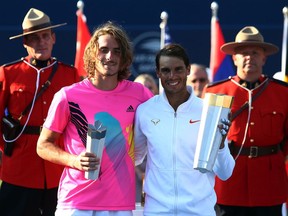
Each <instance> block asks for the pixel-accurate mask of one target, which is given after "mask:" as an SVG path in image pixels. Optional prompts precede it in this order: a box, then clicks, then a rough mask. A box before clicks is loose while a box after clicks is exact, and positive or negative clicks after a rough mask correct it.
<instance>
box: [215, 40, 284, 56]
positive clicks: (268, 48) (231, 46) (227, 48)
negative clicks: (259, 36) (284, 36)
mask: <svg viewBox="0 0 288 216" xmlns="http://www.w3.org/2000/svg"><path fill="white" fill-rule="evenodd" d="M243 46H257V47H262V48H263V49H264V51H265V54H266V55H272V54H275V53H277V52H278V50H279V48H278V47H277V46H275V45H273V44H271V43H265V42H253V41H251V42H250V41H245V42H230V43H226V44H223V45H222V46H221V48H220V49H221V51H222V52H224V53H226V54H229V55H234V54H236V53H235V49H236V48H238V47H243Z"/></svg>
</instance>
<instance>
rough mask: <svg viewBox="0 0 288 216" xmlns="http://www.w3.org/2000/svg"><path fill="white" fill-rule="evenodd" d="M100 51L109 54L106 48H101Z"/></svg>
mask: <svg viewBox="0 0 288 216" xmlns="http://www.w3.org/2000/svg"><path fill="white" fill-rule="evenodd" d="M100 51H101V52H102V53H108V51H109V50H108V49H106V48H101V49H100Z"/></svg>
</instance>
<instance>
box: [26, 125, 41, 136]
mask: <svg viewBox="0 0 288 216" xmlns="http://www.w3.org/2000/svg"><path fill="white" fill-rule="evenodd" d="M41 130H42V126H29V125H27V126H26V127H25V129H24V131H23V134H34V135H40V133H41Z"/></svg>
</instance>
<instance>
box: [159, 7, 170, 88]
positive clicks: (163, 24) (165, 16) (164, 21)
mask: <svg viewBox="0 0 288 216" xmlns="http://www.w3.org/2000/svg"><path fill="white" fill-rule="evenodd" d="M160 18H161V20H162V22H161V23H160V29H161V35H160V49H162V48H163V47H164V45H165V29H166V25H167V20H168V13H167V12H166V11H163V12H162V13H161V15H160ZM162 92H163V86H162V85H161V80H160V79H159V93H162Z"/></svg>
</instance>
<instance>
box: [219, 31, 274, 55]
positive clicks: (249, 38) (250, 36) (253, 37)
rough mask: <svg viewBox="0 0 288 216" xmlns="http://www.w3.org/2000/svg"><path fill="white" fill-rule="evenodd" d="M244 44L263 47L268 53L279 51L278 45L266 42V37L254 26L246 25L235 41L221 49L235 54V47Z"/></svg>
mask: <svg viewBox="0 0 288 216" xmlns="http://www.w3.org/2000/svg"><path fill="white" fill-rule="evenodd" d="M242 46H258V47H262V48H263V49H264V51H265V54H266V55H272V54H275V53H277V52H278V50H279V49H278V47H277V46H275V45H274V44H271V43H266V42H264V38H263V36H262V35H261V33H260V32H259V31H258V29H257V28H255V27H254V26H246V27H244V28H243V29H241V30H240V31H239V33H238V34H237V35H236V38H235V42H230V43H226V44H223V45H222V46H221V50H222V51H223V52H224V53H226V54H229V55H234V54H235V49H236V48H238V47H242Z"/></svg>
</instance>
